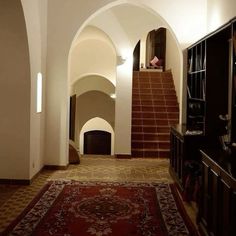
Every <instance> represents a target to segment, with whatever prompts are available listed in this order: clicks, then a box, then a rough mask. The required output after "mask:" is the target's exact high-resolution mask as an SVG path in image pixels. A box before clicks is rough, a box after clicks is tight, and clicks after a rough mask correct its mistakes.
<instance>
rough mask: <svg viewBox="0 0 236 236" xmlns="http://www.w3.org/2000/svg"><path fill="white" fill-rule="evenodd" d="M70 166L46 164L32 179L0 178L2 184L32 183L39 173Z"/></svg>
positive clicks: (64, 168)
mask: <svg viewBox="0 0 236 236" xmlns="http://www.w3.org/2000/svg"><path fill="white" fill-rule="evenodd" d="M68 166H69V164H68V165H66V166H57V165H45V166H44V167H43V168H42V169H41V170H40V171H38V172H37V173H36V174H35V175H34V176H33V177H32V178H31V179H0V184H7V185H30V184H31V183H32V182H33V180H34V179H36V178H37V177H38V175H39V174H40V173H41V172H42V171H43V170H44V169H45V170H66V169H67V167H68Z"/></svg>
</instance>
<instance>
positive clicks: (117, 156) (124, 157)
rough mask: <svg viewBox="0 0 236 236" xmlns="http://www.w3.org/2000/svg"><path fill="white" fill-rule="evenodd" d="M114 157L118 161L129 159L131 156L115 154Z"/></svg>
mask: <svg viewBox="0 0 236 236" xmlns="http://www.w3.org/2000/svg"><path fill="white" fill-rule="evenodd" d="M115 157H116V158H118V159H131V155H129V154H116V155H115Z"/></svg>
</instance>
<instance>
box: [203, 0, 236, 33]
mask: <svg viewBox="0 0 236 236" xmlns="http://www.w3.org/2000/svg"><path fill="white" fill-rule="evenodd" d="M235 16H236V1H235V0H207V30H208V32H209V33H210V32H211V31H213V30H215V29H217V28H219V27H220V26H221V25H223V24H225V23H226V22H228V21H229V20H230V19H231V18H233V17H235Z"/></svg>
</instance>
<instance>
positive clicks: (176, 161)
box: [169, 125, 203, 190]
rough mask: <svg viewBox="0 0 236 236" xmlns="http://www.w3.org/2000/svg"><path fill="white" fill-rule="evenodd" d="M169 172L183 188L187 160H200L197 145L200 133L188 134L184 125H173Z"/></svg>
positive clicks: (198, 144)
mask: <svg viewBox="0 0 236 236" xmlns="http://www.w3.org/2000/svg"><path fill="white" fill-rule="evenodd" d="M170 143H171V150H170V169H169V171H170V174H171V176H172V177H173V178H174V179H175V181H176V182H177V183H178V185H179V187H180V189H182V190H183V187H184V180H185V178H186V171H185V164H186V162H189V161H196V162H200V153H199V147H200V146H201V145H202V143H203V136H202V135H197V134H195V135H193V134H191V135H189V134H188V132H187V127H186V125H175V126H172V127H171V132H170Z"/></svg>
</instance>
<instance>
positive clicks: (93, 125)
mask: <svg viewBox="0 0 236 236" xmlns="http://www.w3.org/2000/svg"><path fill="white" fill-rule="evenodd" d="M92 130H101V131H107V132H109V133H111V155H114V130H113V128H112V127H111V125H110V124H109V123H108V122H107V121H106V120H104V119H102V118H100V117H95V118H92V119H90V120H88V121H87V122H86V123H85V124H84V125H83V127H82V129H81V131H80V135H79V137H80V141H79V147H80V148H79V149H80V153H81V154H84V133H86V132H88V131H92Z"/></svg>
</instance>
